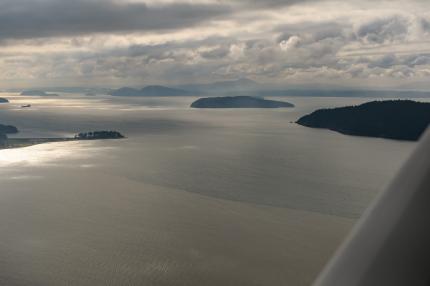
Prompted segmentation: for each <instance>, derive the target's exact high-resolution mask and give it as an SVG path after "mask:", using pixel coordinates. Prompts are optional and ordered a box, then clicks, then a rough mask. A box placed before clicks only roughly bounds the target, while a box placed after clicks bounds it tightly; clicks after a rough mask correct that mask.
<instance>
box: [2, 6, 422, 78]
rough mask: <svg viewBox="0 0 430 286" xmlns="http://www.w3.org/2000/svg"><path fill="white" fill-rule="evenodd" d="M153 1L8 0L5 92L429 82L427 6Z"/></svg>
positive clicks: (4, 11) (4, 35)
mask: <svg viewBox="0 0 430 286" xmlns="http://www.w3.org/2000/svg"><path fill="white" fill-rule="evenodd" d="M127 1H131V0H127ZM148 1H150V2H148ZM148 1H146V3H144V2H142V0H133V2H125V1H119V0H106V1H102V0H88V1H84V0H75V1H61V0H56V1H54V0H33V1H31V0H14V1H12V0H4V1H2V2H0V39H7V41H6V42H7V45H2V46H0V64H1V65H2V70H0V85H5V84H7V83H10V82H13V81H16V82H26V83H29V84H32V83H36V84H39V85H42V84H47V85H61V84H63V85H64V84H65V85H67V84H71V85H77V84H86V85H94V84H95V85H103V84H106V83H109V84H110V85H115V86H119V85H145V84H153V83H157V84H171V85H172V84H182V83H190V82H199V81H204V82H208V81H217V80H228V79H235V78H240V77H249V78H252V79H254V80H257V81H260V82H275V83H291V82H292V83H295V82H305V83H309V82H314V81H316V80H318V81H321V82H326V83H330V82H334V83H338V82H341V83H342V84H349V83H351V82H355V83H357V82H359V83H360V84H367V83H368V82H369V81H372V80H373V81H375V82H377V83H380V82H381V83H382V82H384V81H386V82H385V84H388V83H391V82H390V80H394V79H395V81H397V82H399V83H400V80H399V79H402V80H403V79H412V78H414V77H415V78H417V79H421V80H425V79H426V77H428V76H429V73H430V56H429V55H430V48H429V46H428V42H429V41H430V24H429V23H430V22H429V20H428V19H429V14H428V12H427V11H429V9H425V7H429V8H430V5H429V4H428V2H425V1H406V0H404V1H402V0H394V1H390V2H387V1H380V2H378V3H375V2H366V1H354V0H349V1H339V0H313V1H306V3H304V2H303V1H277V0H271V1H256V0H233V1H226V0H201V1H194V0H181V1H182V2H175V1H171V0H160V1H155V0H148ZM5 3H9V5H5ZM388 3H389V4H390V6H389V7H388V6H387V5H388ZM102 4H103V5H102ZM426 5H427V6H426ZM322 11H323V13H322Z"/></svg>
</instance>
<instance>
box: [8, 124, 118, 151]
mask: <svg viewBox="0 0 430 286" xmlns="http://www.w3.org/2000/svg"><path fill="white" fill-rule="evenodd" d="M15 133H18V129H17V128H16V127H15V126H11V125H1V124H0V149H7V148H20V147H27V146H31V145H36V144H42V143H50V142H66V141H81V140H100V139H122V138H125V137H124V136H123V135H122V134H121V133H119V132H118V131H105V130H102V131H91V132H81V133H78V134H76V135H75V136H74V137H71V138H61V137H57V138H8V136H7V134H15Z"/></svg>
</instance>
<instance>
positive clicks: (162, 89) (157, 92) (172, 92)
mask: <svg viewBox="0 0 430 286" xmlns="http://www.w3.org/2000/svg"><path fill="white" fill-rule="evenodd" d="M110 95H113V96H188V95H192V93H191V92H189V91H186V90H183V89H177V88H170V87H166V86H161V85H149V86H146V87H144V88H142V89H135V88H131V87H122V88H120V89H117V90H113V91H112V92H111V93H110Z"/></svg>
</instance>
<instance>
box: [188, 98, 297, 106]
mask: <svg viewBox="0 0 430 286" xmlns="http://www.w3.org/2000/svg"><path fill="white" fill-rule="evenodd" d="M191 107H192V108H281V107H294V105H293V104H291V103H288V102H284V101H275V100H268V99H264V98H258V97H252V96H225V97H205V98H200V99H198V100H196V101H194V102H193V103H192V104H191Z"/></svg>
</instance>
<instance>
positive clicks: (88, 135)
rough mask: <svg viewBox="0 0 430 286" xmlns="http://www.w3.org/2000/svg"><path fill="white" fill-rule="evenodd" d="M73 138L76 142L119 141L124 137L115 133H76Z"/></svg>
mask: <svg viewBox="0 0 430 286" xmlns="http://www.w3.org/2000/svg"><path fill="white" fill-rule="evenodd" d="M74 138H75V139H78V140H95V139H121V138H124V136H123V135H122V134H121V133H119V132H117V131H92V132H82V133H78V134H76V135H75V137H74Z"/></svg>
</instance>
